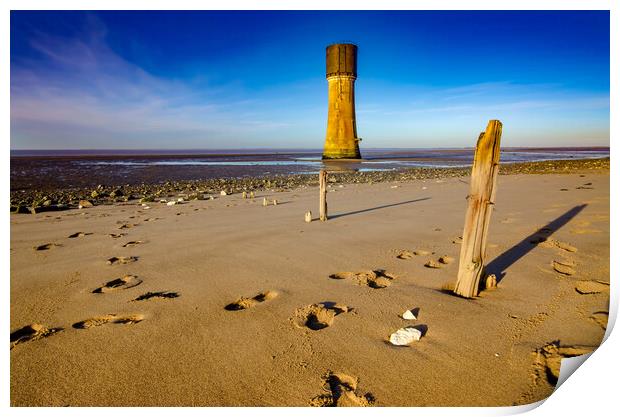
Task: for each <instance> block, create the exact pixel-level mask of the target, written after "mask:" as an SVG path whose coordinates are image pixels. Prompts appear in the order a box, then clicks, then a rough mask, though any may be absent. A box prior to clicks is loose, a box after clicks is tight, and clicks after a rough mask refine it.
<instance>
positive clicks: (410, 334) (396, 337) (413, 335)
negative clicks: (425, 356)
mask: <svg viewBox="0 0 620 417" xmlns="http://www.w3.org/2000/svg"><path fill="white" fill-rule="evenodd" d="M421 337H422V332H421V331H419V330H418V329H416V328H415V327H403V328H402V329H398V330H397V331H396V332H394V333H392V334H391V335H390V343H391V344H393V345H396V346H407V345H409V344H411V342H414V341H417V340H420V338H421Z"/></svg>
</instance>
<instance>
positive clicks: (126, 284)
mask: <svg viewBox="0 0 620 417" xmlns="http://www.w3.org/2000/svg"><path fill="white" fill-rule="evenodd" d="M140 284H142V280H141V279H139V278H138V277H137V276H135V275H125V276H124V277H122V278H117V279H113V280H112V281H109V282H107V283H105V284H104V285H102V286H101V287H99V288H95V289H94V290H93V291H92V292H93V293H94V294H102V293H106V292H112V291H116V290H126V289H128V288H133V287H137V286H138V285H140Z"/></svg>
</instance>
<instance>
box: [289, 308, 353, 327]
mask: <svg viewBox="0 0 620 417" xmlns="http://www.w3.org/2000/svg"><path fill="white" fill-rule="evenodd" d="M350 311H353V309H352V308H350V307H347V306H344V305H340V304H337V303H332V302H323V303H318V304H310V305H308V306H305V307H302V308H298V309H297V310H295V315H294V316H293V318H292V321H293V323H294V324H295V326H297V327H299V328H303V327H307V328H309V329H310V330H321V329H324V328H326V327H329V326H331V325H332V324H333V323H334V318H335V317H336V316H337V315H339V314H341V313H348V312H350Z"/></svg>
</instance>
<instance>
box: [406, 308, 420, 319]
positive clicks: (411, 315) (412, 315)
mask: <svg viewBox="0 0 620 417" xmlns="http://www.w3.org/2000/svg"><path fill="white" fill-rule="evenodd" d="M403 318H404V319H405V320H417V319H418V318H417V317H416V316H415V314H413V312H412V311H411V310H407V311H405V312H404V313H403Z"/></svg>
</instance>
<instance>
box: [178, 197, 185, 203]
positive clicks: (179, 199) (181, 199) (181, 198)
mask: <svg viewBox="0 0 620 417" xmlns="http://www.w3.org/2000/svg"><path fill="white" fill-rule="evenodd" d="M177 201H178V202H183V201H185V200H184V199H183V197H179V198H177Z"/></svg>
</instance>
